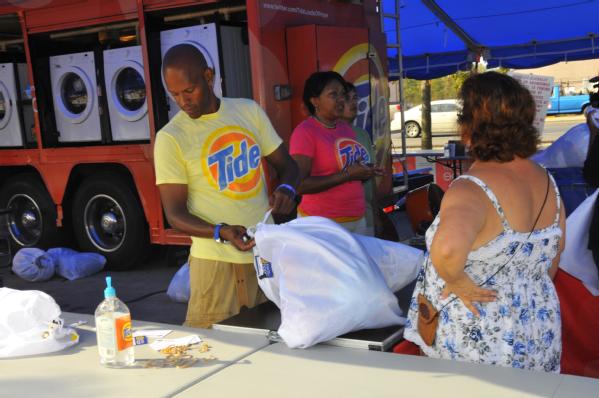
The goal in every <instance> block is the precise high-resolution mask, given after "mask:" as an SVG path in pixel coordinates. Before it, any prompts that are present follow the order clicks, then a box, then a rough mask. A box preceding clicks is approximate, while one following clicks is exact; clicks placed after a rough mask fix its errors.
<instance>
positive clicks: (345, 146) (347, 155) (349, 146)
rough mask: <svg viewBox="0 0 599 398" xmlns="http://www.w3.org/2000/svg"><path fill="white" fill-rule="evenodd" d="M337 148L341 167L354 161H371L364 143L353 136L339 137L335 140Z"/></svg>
mask: <svg viewBox="0 0 599 398" xmlns="http://www.w3.org/2000/svg"><path fill="white" fill-rule="evenodd" d="M335 147H336V148H337V164H338V165H339V169H343V168H345V167H349V166H351V165H352V164H354V163H370V155H369V154H368V151H367V150H366V148H364V146H362V144H360V143H359V142H357V141H356V140H353V139H351V138H339V139H337V141H335Z"/></svg>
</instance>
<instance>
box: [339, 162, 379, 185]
mask: <svg viewBox="0 0 599 398" xmlns="http://www.w3.org/2000/svg"><path fill="white" fill-rule="evenodd" d="M345 173H347V175H348V176H349V177H348V179H349V181H366V180H369V179H371V178H372V177H374V176H375V175H381V173H382V169H381V168H380V167H373V166H370V165H366V164H362V163H353V164H352V165H351V166H349V167H348V168H347V169H346V170H345Z"/></svg>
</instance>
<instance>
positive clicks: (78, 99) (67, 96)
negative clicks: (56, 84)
mask: <svg viewBox="0 0 599 398" xmlns="http://www.w3.org/2000/svg"><path fill="white" fill-rule="evenodd" d="M60 91H61V93H60V94H61V96H62V102H63V104H64V106H65V107H66V108H67V110H68V111H69V112H72V113H74V114H75V115H79V114H80V113H82V112H83V111H84V110H85V107H86V106H87V89H86V88H85V83H84V82H83V79H82V78H81V76H79V75H77V74H76V73H73V72H69V73H67V74H66V76H65V77H64V79H63V81H62V87H61V89H60Z"/></svg>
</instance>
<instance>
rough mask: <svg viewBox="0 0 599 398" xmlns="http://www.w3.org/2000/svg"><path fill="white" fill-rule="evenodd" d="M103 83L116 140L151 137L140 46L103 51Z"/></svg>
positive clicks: (134, 139)
mask: <svg viewBox="0 0 599 398" xmlns="http://www.w3.org/2000/svg"><path fill="white" fill-rule="evenodd" d="M104 83H105V87H106V91H107V93H108V95H107V99H108V113H109V116H110V127H111V131H112V140H113V141H139V140H149V139H150V124H149V122H148V103H147V101H146V84H145V81H144V68H143V58H142V54H141V46H132V47H124V48H117V49H113V50H106V51H104Z"/></svg>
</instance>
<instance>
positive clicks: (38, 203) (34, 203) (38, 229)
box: [0, 174, 62, 252]
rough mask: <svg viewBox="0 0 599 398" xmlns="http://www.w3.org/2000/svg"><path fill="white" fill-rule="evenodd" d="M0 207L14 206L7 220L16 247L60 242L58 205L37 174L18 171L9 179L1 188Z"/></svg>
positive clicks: (40, 245)
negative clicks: (32, 174) (57, 219)
mask: <svg viewBox="0 0 599 398" xmlns="http://www.w3.org/2000/svg"><path fill="white" fill-rule="evenodd" d="M0 208H3V209H11V210H12V211H11V213H10V214H9V215H8V216H7V218H6V222H7V223H8V225H7V227H8V231H9V236H10V241H11V246H12V247H13V248H14V249H15V250H14V251H16V250H18V249H20V248H23V247H38V248H41V249H47V248H49V247H52V246H55V245H56V244H59V243H60V242H61V233H62V231H61V229H60V228H58V227H57V226H56V218H57V216H56V205H55V204H54V202H53V201H52V198H51V197H50V194H49V193H48V191H47V190H46V187H45V186H44V185H43V184H42V182H40V180H39V179H37V178H35V177H34V176H31V175H30V174H18V175H15V176H14V177H12V178H11V179H9V180H8V181H7V182H6V183H5V184H4V185H3V186H2V189H1V191H0ZM1 228H5V226H4V225H2V226H1ZM14 251H13V252H14Z"/></svg>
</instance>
